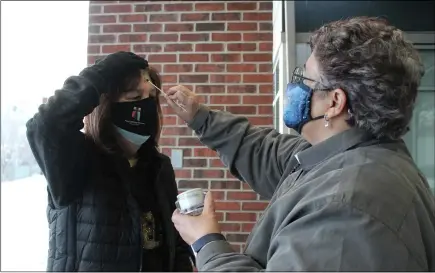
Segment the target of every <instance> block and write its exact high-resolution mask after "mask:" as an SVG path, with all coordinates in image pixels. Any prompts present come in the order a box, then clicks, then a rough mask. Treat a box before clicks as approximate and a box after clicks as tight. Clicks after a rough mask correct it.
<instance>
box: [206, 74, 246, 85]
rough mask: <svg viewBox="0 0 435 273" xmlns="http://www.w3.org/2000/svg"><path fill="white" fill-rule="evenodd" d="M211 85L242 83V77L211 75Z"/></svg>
mask: <svg viewBox="0 0 435 273" xmlns="http://www.w3.org/2000/svg"><path fill="white" fill-rule="evenodd" d="M210 82H211V83H241V82H242V77H241V76H240V75H232V74H230V75H217V74H212V75H210Z"/></svg>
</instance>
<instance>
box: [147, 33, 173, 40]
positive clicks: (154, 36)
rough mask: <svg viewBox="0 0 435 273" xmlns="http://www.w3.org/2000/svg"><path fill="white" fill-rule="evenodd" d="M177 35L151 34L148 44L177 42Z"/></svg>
mask: <svg viewBox="0 0 435 273" xmlns="http://www.w3.org/2000/svg"><path fill="white" fill-rule="evenodd" d="M177 41H178V34H151V35H150V42H177Z"/></svg>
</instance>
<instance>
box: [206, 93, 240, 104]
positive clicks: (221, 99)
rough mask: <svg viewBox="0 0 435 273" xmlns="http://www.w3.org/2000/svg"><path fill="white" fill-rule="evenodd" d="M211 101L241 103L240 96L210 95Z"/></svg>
mask: <svg viewBox="0 0 435 273" xmlns="http://www.w3.org/2000/svg"><path fill="white" fill-rule="evenodd" d="M210 103H211V104H239V103H240V96H229V95H226V96H219V95H215V96H211V97H210Z"/></svg>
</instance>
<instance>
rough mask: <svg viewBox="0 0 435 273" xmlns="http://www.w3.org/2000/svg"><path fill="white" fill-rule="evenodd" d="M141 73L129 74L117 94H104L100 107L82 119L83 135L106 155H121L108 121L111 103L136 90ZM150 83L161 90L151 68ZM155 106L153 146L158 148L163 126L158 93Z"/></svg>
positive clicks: (141, 76) (114, 133) (156, 72)
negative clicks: (155, 125)
mask: <svg viewBox="0 0 435 273" xmlns="http://www.w3.org/2000/svg"><path fill="white" fill-rule="evenodd" d="M143 72H144V71H141V70H137V71H133V72H132V73H129V76H127V77H126V78H124V80H123V82H122V83H121V84H120V86H119V89H118V92H116V93H111V94H105V95H103V96H101V98H100V105H99V106H97V107H96V108H95V109H94V111H92V113H90V114H89V115H88V116H86V117H85V119H84V124H85V128H84V132H85V135H86V136H87V137H89V138H91V139H92V140H93V141H94V142H95V143H96V144H97V146H98V147H100V148H101V149H102V150H103V151H105V152H108V153H122V151H121V149H120V147H119V145H118V143H117V139H116V131H115V129H114V126H113V124H112V122H111V119H110V106H111V104H112V103H113V102H115V101H117V100H118V99H119V97H120V96H121V94H122V93H123V92H126V91H127V90H132V89H134V88H136V87H137V86H138V85H139V83H140V81H142V80H143ZM145 72H148V74H149V76H150V78H151V81H152V82H153V84H154V85H155V86H157V87H158V88H159V89H161V88H162V82H161V78H160V75H159V73H158V71H157V70H156V69H154V68H152V67H149V68H147V70H145ZM154 98H155V102H156V104H157V113H158V115H157V118H158V121H157V131H156V132H157V134H156V138H155V145H156V147H157V146H158V142H159V139H160V133H161V131H162V126H163V116H162V108H161V106H160V100H159V93H158V91H156V94H155V96H154Z"/></svg>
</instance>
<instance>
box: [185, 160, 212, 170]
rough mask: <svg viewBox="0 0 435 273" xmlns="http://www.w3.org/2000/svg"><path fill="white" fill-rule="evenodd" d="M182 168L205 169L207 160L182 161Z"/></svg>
mask: <svg viewBox="0 0 435 273" xmlns="http://www.w3.org/2000/svg"><path fill="white" fill-rule="evenodd" d="M183 167H184V168H201V167H207V159H201V158H188V159H184V160H183Z"/></svg>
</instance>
